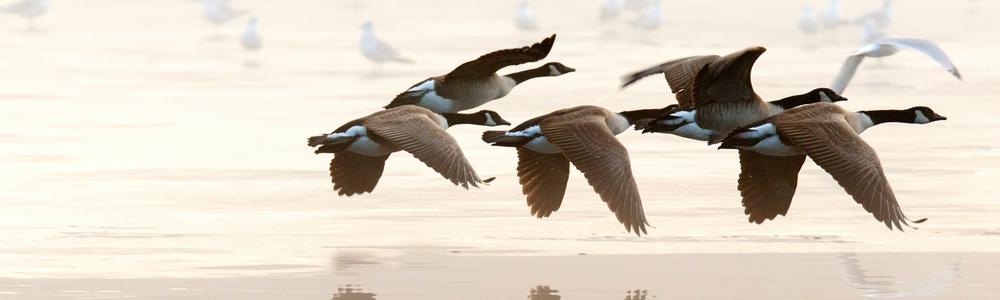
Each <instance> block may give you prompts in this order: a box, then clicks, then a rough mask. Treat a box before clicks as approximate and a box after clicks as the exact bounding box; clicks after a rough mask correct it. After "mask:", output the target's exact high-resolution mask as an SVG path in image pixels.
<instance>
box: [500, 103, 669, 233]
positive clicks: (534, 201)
mask: <svg viewBox="0 0 1000 300" xmlns="http://www.w3.org/2000/svg"><path fill="white" fill-rule="evenodd" d="M657 113H659V110H640V111H630V112H622V113H612V112H610V111H608V110H606V109H604V108H600V107H596V106H578V107H573V108H567V109H562V110H558V111H555V112H552V113H549V114H547V115H545V116H541V117H538V118H533V119H531V120H529V121H528V122H525V123H523V124H521V125H518V126H517V127H515V129H512V130H510V131H508V132H516V133H515V134H512V135H505V133H504V132H488V133H487V134H484V135H483V140H484V141H486V142H488V143H492V144H493V145H494V146H508V147H518V177H520V182H521V185H522V192H523V193H524V194H525V195H527V196H528V205H529V206H531V210H532V214H533V215H535V216H537V217H540V218H541V217H546V216H549V214H551V213H552V212H553V211H555V210H557V209H559V206H560V204H561V203H562V198H563V196H564V194H565V189H566V180H567V177H568V172H569V163H572V164H573V165H574V166H576V168H577V169H578V170H580V172H582V173H583V175H584V177H586V178H587V182H588V183H590V185H591V187H593V189H594V192H596V193H597V194H598V195H600V197H601V200H603V201H604V202H605V203H607V206H608V208H609V209H610V210H611V211H612V212H613V213H614V214H615V216H616V218H617V219H618V221H619V222H621V223H622V224H624V225H625V228H626V229H627V230H628V231H629V232H635V233H636V234H641V233H646V225H648V224H649V223H648V222H647V221H646V216H645V213H644V212H643V209H642V199H641V197H640V196H639V188H638V186H637V185H636V182H635V178H633V176H632V167H631V165H630V162H629V157H628V150H627V149H626V148H625V146H624V145H622V144H621V143H620V142H619V141H618V139H616V138H615V135H617V134H619V133H621V132H622V131H624V130H625V129H627V128H628V127H629V126H631V125H632V124H633V122H634V121H635V120H637V119H639V118H642V117H646V118H648V117H650V116H646V115H645V114H652V115H655V114H657ZM534 126H539V127H538V128H540V132H536V133H535V134H537V135H526V133H527V132H529V131H526V130H531V129H530V128H534ZM542 137H544V138H545V139H547V141H548V142H539V141H533V140H534V139H537V138H542ZM538 143H542V144H548V143H551V144H550V145H551V146H539V145H538ZM533 147H541V148H533ZM531 149H557V150H556V152H555V153H541V152H538V151H534V150H531ZM539 151H541V150H539Z"/></svg>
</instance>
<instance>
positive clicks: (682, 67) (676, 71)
mask: <svg viewBox="0 0 1000 300" xmlns="http://www.w3.org/2000/svg"><path fill="white" fill-rule="evenodd" d="M719 58H720V56H718V55H702V56H691V57H685V58H680V59H675V60H671V61H668V62H665V63H662V64H659V65H656V66H652V67H649V68H647V69H645V70H641V71H638V72H635V73H632V74H628V75H625V76H624V77H622V88H625V87H627V86H629V85H631V84H633V83H635V82H636V81H639V80H640V79H642V78H645V77H646V76H649V75H653V74H658V73H663V76H664V77H666V79H667V85H669V86H670V92H671V93H673V94H674V97H675V98H677V103H679V104H680V105H681V107H684V108H688V107H694V100H693V98H692V94H691V91H692V90H693V85H694V79H695V77H696V76H697V75H698V71H700V70H701V68H702V67H704V66H705V65H707V64H709V63H711V62H713V61H715V60H717V59H719Z"/></svg>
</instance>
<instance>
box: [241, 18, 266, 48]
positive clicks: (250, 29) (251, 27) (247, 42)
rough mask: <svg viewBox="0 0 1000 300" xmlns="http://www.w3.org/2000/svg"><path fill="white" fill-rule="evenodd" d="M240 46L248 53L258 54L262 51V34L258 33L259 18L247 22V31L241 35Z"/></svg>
mask: <svg viewBox="0 0 1000 300" xmlns="http://www.w3.org/2000/svg"><path fill="white" fill-rule="evenodd" d="M240 44H242V45H243V49H246V50H247V51H253V52H257V50H260V46H261V39H260V32H258V31H257V17H252V18H250V21H247V27H246V29H244V30H243V33H242V34H240Z"/></svg>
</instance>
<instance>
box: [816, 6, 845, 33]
mask: <svg viewBox="0 0 1000 300" xmlns="http://www.w3.org/2000/svg"><path fill="white" fill-rule="evenodd" d="M820 17H821V18H820V21H822V23H823V26H824V27H826V28H833V27H837V26H840V24H843V23H844V19H843V18H842V17H841V16H840V0H829V1H828V2H826V10H824V11H823V14H822V15H820Z"/></svg>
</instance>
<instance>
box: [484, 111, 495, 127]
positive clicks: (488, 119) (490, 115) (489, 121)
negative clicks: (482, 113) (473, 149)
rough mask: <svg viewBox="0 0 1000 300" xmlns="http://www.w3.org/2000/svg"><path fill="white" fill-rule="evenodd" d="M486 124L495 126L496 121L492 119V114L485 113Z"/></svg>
mask: <svg viewBox="0 0 1000 300" xmlns="http://www.w3.org/2000/svg"><path fill="white" fill-rule="evenodd" d="M486 126H497V122H496V121H493V114H491V113H487V114H486Z"/></svg>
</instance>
